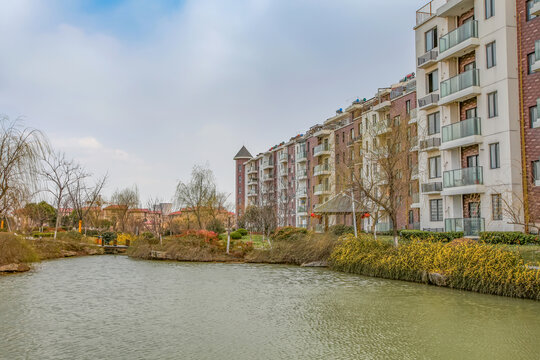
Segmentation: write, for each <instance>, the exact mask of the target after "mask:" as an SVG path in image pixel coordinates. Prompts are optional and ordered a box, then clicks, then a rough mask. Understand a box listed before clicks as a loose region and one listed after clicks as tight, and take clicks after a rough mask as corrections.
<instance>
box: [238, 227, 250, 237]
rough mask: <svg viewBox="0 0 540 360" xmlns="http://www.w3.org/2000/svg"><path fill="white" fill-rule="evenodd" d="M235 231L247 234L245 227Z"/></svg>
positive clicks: (243, 234)
mask: <svg viewBox="0 0 540 360" xmlns="http://www.w3.org/2000/svg"><path fill="white" fill-rule="evenodd" d="M236 231H237V232H239V233H240V234H241V235H242V236H246V235H247V234H248V231H247V230H246V229H242V228H240V229H238V230H236Z"/></svg>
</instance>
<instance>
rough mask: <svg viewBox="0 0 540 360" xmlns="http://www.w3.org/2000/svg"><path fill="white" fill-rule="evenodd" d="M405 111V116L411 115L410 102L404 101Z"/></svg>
mask: <svg viewBox="0 0 540 360" xmlns="http://www.w3.org/2000/svg"><path fill="white" fill-rule="evenodd" d="M405 110H406V111H407V114H410V113H411V100H407V101H405Z"/></svg>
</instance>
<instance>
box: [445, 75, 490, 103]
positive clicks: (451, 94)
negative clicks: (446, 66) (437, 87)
mask: <svg viewBox="0 0 540 360" xmlns="http://www.w3.org/2000/svg"><path fill="white" fill-rule="evenodd" d="M480 94H481V89H480V70H478V69H472V70H468V71H465V72H463V73H461V74H459V75H457V76H454V77H451V78H450V79H448V80H445V81H443V82H442V83H441V99H440V100H439V105H447V104H450V103H454V102H461V101H465V100H467V99H470V98H472V97H475V96H478V95H480Z"/></svg>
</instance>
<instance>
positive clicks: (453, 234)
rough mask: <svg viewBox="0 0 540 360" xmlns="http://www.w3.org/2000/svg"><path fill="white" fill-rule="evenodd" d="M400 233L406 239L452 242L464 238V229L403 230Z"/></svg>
mask: <svg viewBox="0 0 540 360" xmlns="http://www.w3.org/2000/svg"><path fill="white" fill-rule="evenodd" d="M399 235H400V236H401V238H402V239H404V240H412V239H419V240H432V241H441V242H450V241H452V240H454V239H460V238H462V237H463V231H450V232H434V231H422V230H401V231H400V233H399Z"/></svg>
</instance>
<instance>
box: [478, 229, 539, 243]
mask: <svg viewBox="0 0 540 360" xmlns="http://www.w3.org/2000/svg"><path fill="white" fill-rule="evenodd" d="M480 241H483V242H485V243H488V244H507V245H526V244H536V245H540V240H539V239H538V235H532V234H524V233H522V232H519V231H485V232H482V233H480Z"/></svg>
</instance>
